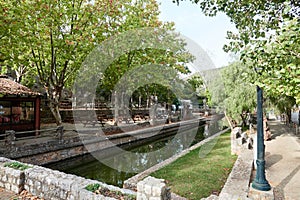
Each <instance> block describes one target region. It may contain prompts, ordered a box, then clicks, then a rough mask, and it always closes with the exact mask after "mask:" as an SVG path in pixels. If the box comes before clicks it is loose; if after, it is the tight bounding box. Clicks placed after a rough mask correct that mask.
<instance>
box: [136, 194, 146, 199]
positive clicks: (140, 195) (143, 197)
mask: <svg viewBox="0 0 300 200" xmlns="http://www.w3.org/2000/svg"><path fill="white" fill-rule="evenodd" d="M136 200H148V198H147V196H146V194H144V193H142V192H138V193H137V196H136Z"/></svg>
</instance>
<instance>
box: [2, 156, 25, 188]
mask: <svg viewBox="0 0 300 200" xmlns="http://www.w3.org/2000/svg"><path fill="white" fill-rule="evenodd" d="M9 161H10V160H9V159H6V158H2V157H0V187H2V188H5V189H7V190H10V191H13V192H15V193H20V192H21V191H22V190H23V189H24V181H25V175H24V172H23V171H21V170H15V169H12V168H9V167H4V164H5V163H7V162H9Z"/></svg>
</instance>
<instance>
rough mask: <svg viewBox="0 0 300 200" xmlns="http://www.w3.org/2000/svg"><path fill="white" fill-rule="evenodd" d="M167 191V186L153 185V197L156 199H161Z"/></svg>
mask: <svg viewBox="0 0 300 200" xmlns="http://www.w3.org/2000/svg"><path fill="white" fill-rule="evenodd" d="M164 190H165V185H164V184H162V183H161V184H159V185H153V186H152V196H154V197H160V196H161V195H162V193H163V192H164Z"/></svg>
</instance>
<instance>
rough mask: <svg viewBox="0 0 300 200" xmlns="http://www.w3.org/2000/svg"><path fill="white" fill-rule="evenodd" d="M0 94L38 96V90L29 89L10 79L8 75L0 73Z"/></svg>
mask: <svg viewBox="0 0 300 200" xmlns="http://www.w3.org/2000/svg"><path fill="white" fill-rule="evenodd" d="M0 95H4V96H10V95H14V96H40V95H41V94H40V93H38V92H34V91H32V90H30V89H29V88H28V87H25V86H24V85H21V84H19V83H17V82H15V81H12V80H10V79H9V78H8V76H5V75H0Z"/></svg>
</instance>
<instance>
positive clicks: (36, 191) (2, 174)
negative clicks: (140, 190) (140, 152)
mask: <svg viewBox="0 0 300 200" xmlns="http://www.w3.org/2000/svg"><path fill="white" fill-rule="evenodd" d="M10 162H14V161H13V160H10V159H7V158H3V157H0V187H4V188H5V189H7V190H11V191H13V192H15V193H20V192H21V191H22V190H23V189H25V190H27V191H28V192H30V193H31V194H33V195H36V196H39V197H41V198H44V199H51V200H66V199H69V200H77V199H80V200H112V199H114V198H111V197H104V196H103V195H100V194H94V193H92V192H90V191H88V190H86V189H85V187H86V186H87V185H89V184H94V183H98V184H99V185H100V186H101V187H105V188H107V189H108V190H110V191H117V192H120V193H122V194H126V195H131V196H135V195H136V193H135V192H133V191H131V190H127V189H121V188H118V187H115V186H111V185H107V184H105V183H101V182H98V181H94V180H90V179H85V178H82V177H78V176H75V175H71V174H65V173H63V172H59V171H56V170H51V169H47V168H44V167H40V166H35V165H30V164H26V165H27V166H29V167H30V168H28V169H25V170H24V171H22V170H17V169H13V168H10V167H5V166H4V165H5V163H10Z"/></svg>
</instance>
